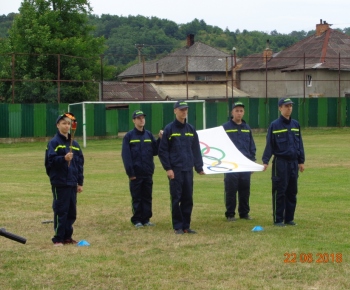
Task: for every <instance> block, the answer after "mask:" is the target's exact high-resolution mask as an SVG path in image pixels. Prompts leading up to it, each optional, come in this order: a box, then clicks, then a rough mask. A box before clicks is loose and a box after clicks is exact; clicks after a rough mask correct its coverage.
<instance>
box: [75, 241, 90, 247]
mask: <svg viewBox="0 0 350 290" xmlns="http://www.w3.org/2000/svg"><path fill="white" fill-rule="evenodd" d="M77 246H78V247H84V246H90V244H89V242H88V241H85V240H81V241H79V242H78V243H77Z"/></svg>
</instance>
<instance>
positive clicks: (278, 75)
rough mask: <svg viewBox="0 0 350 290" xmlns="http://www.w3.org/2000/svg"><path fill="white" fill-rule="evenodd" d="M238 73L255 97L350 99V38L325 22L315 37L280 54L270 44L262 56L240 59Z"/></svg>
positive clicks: (239, 80)
mask: <svg viewBox="0 0 350 290" xmlns="http://www.w3.org/2000/svg"><path fill="white" fill-rule="evenodd" d="M235 73H236V80H237V82H236V84H237V87H238V88H239V89H241V90H243V91H245V92H246V93H248V94H249V95H250V96H251V97H265V98H267V97H281V96H289V97H296V98H305V97H307V98H309V97H310V98H311V97H345V96H346V97H349V96H350V36H348V35H346V34H344V33H342V32H339V31H337V30H333V29H332V28H331V24H328V23H327V22H326V21H323V22H322V19H321V21H320V24H317V25H316V33H315V34H314V35H312V36H309V37H307V38H305V39H303V40H301V41H299V42H298V43H296V44H294V45H292V46H290V47H288V48H286V49H285V50H283V51H280V52H278V53H274V52H273V51H272V50H271V49H270V48H269V43H268V42H267V46H266V49H265V50H264V51H263V52H262V53H260V54H254V55H250V56H248V57H245V58H242V59H240V60H239V61H238V62H237V66H236V67H235Z"/></svg>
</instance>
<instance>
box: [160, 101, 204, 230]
mask: <svg viewBox="0 0 350 290" xmlns="http://www.w3.org/2000/svg"><path fill="white" fill-rule="evenodd" d="M174 113H175V120H174V121H173V122H171V123H169V124H168V125H167V126H165V128H164V131H163V137H162V139H161V141H160V145H159V152H158V156H159V159H160V162H161V163H162V166H163V168H164V169H165V170H166V173H167V177H168V179H169V187H170V197H171V217H172V226H173V229H174V232H175V234H184V233H188V234H195V233H196V231H194V230H192V229H191V227H190V224H191V215H192V209H193V168H194V169H195V170H196V172H197V173H199V174H201V175H202V174H204V171H203V160H202V155H201V151H200V146H199V139H198V135H197V132H196V130H195V128H194V127H193V126H192V125H190V124H188V123H187V113H188V104H187V103H186V102H185V101H182V100H180V101H177V102H176V103H175V104H174Z"/></svg>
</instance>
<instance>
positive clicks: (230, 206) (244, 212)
mask: <svg viewBox="0 0 350 290" xmlns="http://www.w3.org/2000/svg"><path fill="white" fill-rule="evenodd" d="M250 176H251V173H250V172H237V173H225V178H224V184H225V206H226V212H225V216H226V217H227V218H229V217H234V216H235V210H236V206H237V192H238V214H239V216H240V217H241V218H244V217H247V216H248V214H249V211H250V207H249V197H250Z"/></svg>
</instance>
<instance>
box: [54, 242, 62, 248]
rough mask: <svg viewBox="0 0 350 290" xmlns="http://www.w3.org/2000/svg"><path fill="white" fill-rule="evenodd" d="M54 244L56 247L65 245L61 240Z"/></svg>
mask: <svg viewBox="0 0 350 290" xmlns="http://www.w3.org/2000/svg"><path fill="white" fill-rule="evenodd" d="M53 246H54V247H63V243H61V242H56V243H53Z"/></svg>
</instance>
